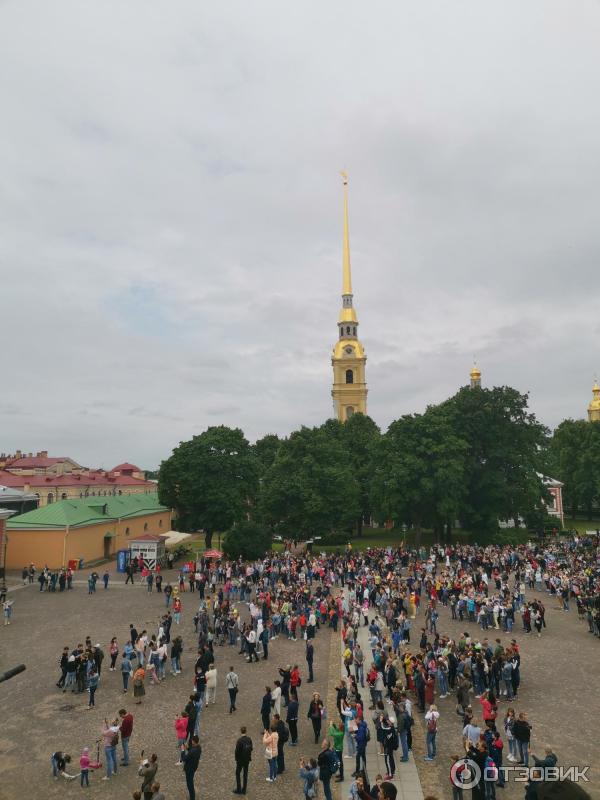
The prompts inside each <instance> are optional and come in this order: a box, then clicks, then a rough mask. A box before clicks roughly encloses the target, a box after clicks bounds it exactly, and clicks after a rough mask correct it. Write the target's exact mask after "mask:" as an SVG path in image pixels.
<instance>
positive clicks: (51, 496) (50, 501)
mask: <svg viewBox="0 0 600 800" xmlns="http://www.w3.org/2000/svg"><path fill="white" fill-rule="evenodd" d="M47 499H48V505H50V503H53V502H54V495H53V494H52V492H48V498H47Z"/></svg>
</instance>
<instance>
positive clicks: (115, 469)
mask: <svg viewBox="0 0 600 800" xmlns="http://www.w3.org/2000/svg"><path fill="white" fill-rule="evenodd" d="M125 469H130V470H132V471H133V472H141V471H142V470H141V469H140V468H139V467H136V465H135V464H129V463H128V462H127V461H126V462H125V463H124V464H117V466H116V467H113V468H112V469H111V472H123V470H125Z"/></svg>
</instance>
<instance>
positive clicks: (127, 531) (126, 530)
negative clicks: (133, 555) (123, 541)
mask: <svg viewBox="0 0 600 800" xmlns="http://www.w3.org/2000/svg"><path fill="white" fill-rule="evenodd" d="M125 536H129V528H125Z"/></svg>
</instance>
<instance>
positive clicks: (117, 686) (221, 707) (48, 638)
mask: <svg viewBox="0 0 600 800" xmlns="http://www.w3.org/2000/svg"><path fill="white" fill-rule="evenodd" d="M11 597H12V599H13V600H14V616H13V622H12V624H11V625H10V626H9V627H3V628H2V629H1V630H0V637H1V640H0V641H1V643H0V671H4V670H6V669H9V668H10V667H12V666H14V665H16V664H18V663H25V664H26V665H27V671H26V672H25V673H23V674H21V675H18V676H17V677H15V678H13V679H12V680H10V681H9V682H6V683H3V684H0V696H1V698H2V712H3V713H2V717H3V725H2V731H1V733H0V800H16V799H17V798H19V797H20V796H21V795H22V792H23V790H24V789H25V787H27V789H28V790H30V791H31V790H32V789H33V790H34V791H35V792H36V793H39V792H43V793H44V797H46V798H50V800H54V799H55V798H65V797H79V796H80V795H81V793H83V792H85V794H86V796H89V797H93V798H96V797H98V798H99V797H105V798H111V799H112V798H120V799H121V798H130V797H131V792H132V791H133V790H134V789H139V787H140V780H139V778H138V777H137V769H136V766H134V764H135V763H136V761H137V760H138V759H139V755H140V751H141V749H142V748H143V749H145V751H146V754H149V753H152V752H156V753H157V754H158V756H159V765H160V766H159V770H158V774H157V780H159V781H160V783H161V789H162V791H163V792H164V793H165V797H166V800H184V799H185V798H187V796H188V795H187V791H186V789H185V780H184V777H183V774H182V771H181V768H180V767H177V766H176V765H175V761H176V758H177V751H176V737H175V730H174V725H173V723H174V719H175V716H176V714H177V713H178V712H179V711H181V710H182V709H183V706H184V705H185V702H186V700H187V697H188V696H189V693H190V691H191V690H192V673H193V664H194V661H195V655H196V647H195V644H196V639H195V635H194V630H193V624H192V616H193V613H194V611H195V609H196V607H197V602H198V595H197V594H189V593H185V594H184V595H183V615H182V624H181V626H180V628H177V626H175V625H174V626H173V630H175V631H176V632H177V633H181V634H182V635H183V638H184V647H185V651H184V654H183V662H182V666H183V672H182V674H181V675H178V676H170V675H168V676H167V680H166V681H164V682H163V683H162V684H160V685H159V686H147V687H146V697H145V698H144V703H143V705H141V706H136V705H135V704H134V702H133V697H132V693H131V690H130V692H129V694H128V695H124V694H123V693H122V685H121V676H120V673H119V672H110V671H109V670H108V669H107V667H108V664H109V661H110V660H109V659H105V661H104V664H103V669H102V678H101V683H100V686H99V688H98V691H97V693H96V709H95V710H92V711H89V712H88V711H87V710H86V705H87V694H82V695H77V694H71V693H67V694H63V693H62V691H60V690H59V689H57V688H56V686H55V684H56V681H57V680H58V677H59V675H60V670H59V669H58V667H57V664H58V660H59V658H60V654H61V652H62V648H63V646H65V645H69V647H71V648H72V647H74V646H75V645H76V644H77V643H78V642H81V641H84V640H85V636H86V635H87V634H89V635H90V637H91V639H92V642H93V643H94V644H95V643H96V642H100V643H101V644H102V647H103V650H104V652H105V653H106V652H107V645H108V642H109V641H110V639H111V638H112V636H117V637H118V639H119V643H120V644H121V646H122V645H123V644H124V643H125V641H126V640H127V631H128V629H129V623H130V622H132V623H134V624H135V625H136V626H137V628H138V630H141V629H142V628H147V629H148V630H149V631H152V632H155V631H156V623H157V621H158V619H159V616H160V615H161V614H162V613H163V609H164V596H163V595H160V594H156V593H152V594H149V593H148V592H146V591H145V589H143V588H142V587H140V586H138V585H136V586H131V585H129V586H124V585H123V578H122V577H119V578H115V582H114V584H113V586H112V587H110V588H109V590H108V591H104V590H103V589H102V588H99V589H98V591H97V593H96V594H95V595H92V596H89V595H88V594H87V590H86V588H85V587H84V586H83V585H80V584H77V585H76V587H75V589H74V590H73V591H71V592H65V593H63V594H60V593H56V594H46V593H44V594H40V592H39V590H38V586H37V585H34V586H30V587H27V588H25V589H17V590H16V591H14V592H12V593H11ZM331 638H332V637H331V633H330V632H329V630H321V631H319V633H318V635H317V639H316V642H315V683H314V684H309V685H307V684H306V677H307V670H306V662H305V661H304V643H303V642H302V641H297V642H292V641H288V640H287V639H284V638H281V637H279V638H278V639H276V640H275V641H274V642H273V643H272V644H271V647H270V651H269V660H268V661H262V660H261V662H260V663H259V664H247V663H246V662H245V660H244V659H243V657H242V656H240V655H238V648H237V647H229V646H228V645H225V646H223V647H215V655H216V665H217V669H218V673H219V677H218V689H217V703H216V705H214V706H212V705H211V706H210V707H209V708H206V709H204V711H203V714H202V721H201V737H200V738H201V744H202V758H201V761H200V767H199V770H198V773H197V775H196V794H197V797H198V798H204V797H210V798H211V800H224V798H232V797H233V796H234V795H232V793H231V792H232V789H233V788H234V785H235V781H234V761H233V750H234V745H235V741H236V739H237V737H238V735H239V728H240V726H241V725H246V726H247V727H248V732H249V734H250V735H251V736H252V739H253V742H254V758H253V761H252V764H251V768H250V776H249V783H248V787H249V788H248V795H249V797H251V798H257V800H263V798H265V799H266V798H288V797H301V796H302V787H301V783H300V780H299V778H298V769H297V768H298V762H299V759H300V757H301V756H304V757H306V758H309V757H312V756H316V754H317V752H318V749H319V748H317V746H316V745H314V744H312V741H313V737H312V728H311V726H310V723H309V721H308V720H307V718H306V713H307V710H308V699H309V696H310V693H311V690H312V689H314V690H315V691H319V692H321V694H322V696H323V697H325V696H326V693H327V685H328V676H329V664H330V659H329V652H330V644H331ZM336 641H337V640H336ZM117 663H118V662H117ZM294 663H298V664H299V666H300V671H301V674H302V677H303V683H302V687H301V689H300V692H299V695H300V721H299V730H300V737H299V740H300V745H299V747H296V748H291V747H289V746H287V745H286V767H287V768H286V771H285V773H284V774H283V775H282V776H281V778H279V779H278V780H277V782H276V783H275V784H269V783H267V782H266V780H265V778H266V775H267V772H266V764H265V759H264V758H263V753H264V748H263V746H262V741H261V735H262V725H261V720H260V713H259V711H260V700H261V697H262V694H263V693H264V686H265V685H267V684H268V685H271V686H272V685H273V681H274V680H275V678H277V677H278V673H277V669H278V667H279V666H285V665H286V664H294ZM230 664H232V665H233V666H234V669H235V670H236V671H237V672H238V674H239V676H240V693H239V695H238V709H239V710H238V711H237V713H236V714H234V715H229V714H228V713H227V710H228V707H229V704H228V701H227V699H226V698H227V692H226V690H225V688H224V679H225V674H226V672H227V671H228V667H229V665H230ZM121 707H125V708H127V709H128V710H131V711H132V712H133V714H134V718H135V722H134V733H133V736H132V739H131V751H132V765H131V766H129V767H127V768H120V769H119V772H118V774H117V776H116V777H114V778H111V780H110V781H103V780H101V778H102V776H103V775H104V771H101V772H100V771H99V772H95V773H91V775H90V788H89V789H81V788H80V786H79V780H77V781H75V780H74V781H68V782H67V781H65V780H63V779H62V778H61V779H60V780H58V781H54V780H53V779H52V774H51V767H50V754H51V753H52V752H53V751H54V750H65V751H66V752H69V753H70V754H71V755H72V756H73V757H74V760H75V762H76V764H78V761H79V755H80V753H81V749H82V747H84V746H88V747H90V749H92V748H93V752H94V753H95V742H96V739H97V738H98V735H99V731H100V728H101V726H102V722H103V720H104V717H105V716H107V717H108V718H109V720H110V719H111V718H114V715H115V714H116V712H117V711H118V709H119V708H121ZM120 749H121V748H120V745H119V751H120ZM102 755H103V754H102ZM119 755H120V752H119ZM102 760H104V759H103V757H102ZM70 772H71V774H73V773H75V772H78V769H77V768H76V767H75V766H74V764H71V769H70Z"/></svg>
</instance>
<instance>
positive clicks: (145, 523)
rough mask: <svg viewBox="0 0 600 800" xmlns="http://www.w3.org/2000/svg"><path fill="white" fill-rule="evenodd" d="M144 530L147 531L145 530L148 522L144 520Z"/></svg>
mask: <svg viewBox="0 0 600 800" xmlns="http://www.w3.org/2000/svg"><path fill="white" fill-rule="evenodd" d="M144 530H145V531H147V530H148V523H147V522H144Z"/></svg>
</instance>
